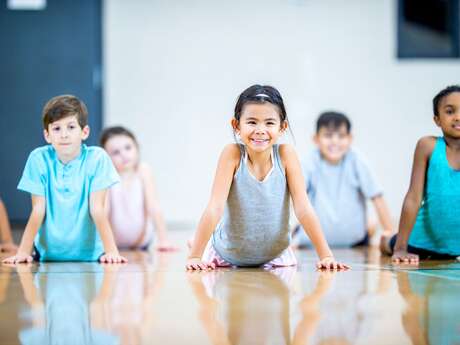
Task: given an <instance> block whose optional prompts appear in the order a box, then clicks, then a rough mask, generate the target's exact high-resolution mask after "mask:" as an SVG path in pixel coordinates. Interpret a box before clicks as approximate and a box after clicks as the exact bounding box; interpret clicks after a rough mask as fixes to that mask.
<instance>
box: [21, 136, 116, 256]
mask: <svg viewBox="0 0 460 345" xmlns="http://www.w3.org/2000/svg"><path fill="white" fill-rule="evenodd" d="M117 182H119V176H118V174H117V172H116V170H115V168H114V166H113V164H112V161H111V160H110V158H109V156H108V155H107V154H106V153H105V151H104V150H103V149H101V148H100V147H95V146H91V147H87V146H86V145H84V144H82V146H81V153H80V156H79V157H77V158H75V159H74V160H72V161H70V162H68V163H67V164H63V163H62V162H61V161H60V160H59V159H58V157H57V153H56V151H55V149H54V148H53V147H52V146H51V145H47V146H42V147H39V148H37V149H35V150H33V151H32V152H31V153H30V155H29V158H28V159H27V163H26V166H25V168H24V172H23V174H22V178H21V181H19V185H18V189H20V190H23V191H25V192H29V193H30V194H33V195H39V196H44V197H45V199H46V215H45V219H44V221H43V224H42V226H41V227H40V229H39V230H38V234H37V236H36V238H35V242H34V244H35V248H36V250H37V251H38V253H39V255H40V261H95V260H97V259H98V258H99V256H100V255H101V254H102V253H103V252H104V249H103V245H102V241H101V239H100V237H99V233H98V231H97V229H96V226H95V224H94V222H93V220H92V218H91V216H90V212H89V195H90V193H92V192H95V191H98V190H103V189H107V188H109V187H110V186H112V185H113V184H115V183H117Z"/></svg>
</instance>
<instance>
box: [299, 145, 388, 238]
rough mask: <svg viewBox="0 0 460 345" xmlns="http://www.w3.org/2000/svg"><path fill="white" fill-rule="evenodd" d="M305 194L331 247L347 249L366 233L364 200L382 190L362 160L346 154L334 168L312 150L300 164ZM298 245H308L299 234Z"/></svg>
mask: <svg viewBox="0 0 460 345" xmlns="http://www.w3.org/2000/svg"><path fill="white" fill-rule="evenodd" d="M302 167H303V171H304V176H305V179H306V185H307V193H308V197H309V198H310V201H311V203H312V205H313V208H314V209H315V211H316V214H317V215H318V218H319V221H320V223H321V227H322V229H323V232H324V235H325V237H326V240H327V242H328V243H329V245H331V246H336V247H339V246H350V245H353V244H355V243H357V242H360V241H361V240H363V239H364V237H365V236H366V233H367V215H366V200H367V199H371V198H374V197H376V196H379V195H381V194H382V189H381V188H380V187H379V185H378V184H377V183H376V180H375V178H374V176H373V174H372V173H371V171H370V170H369V167H368V166H367V164H366V163H365V162H364V160H363V159H362V158H361V157H360V156H359V155H358V154H357V153H356V152H355V151H353V150H349V151H348V152H347V153H346V154H345V156H344V157H343V159H342V160H341V161H340V162H339V163H338V164H331V163H329V162H327V161H326V160H325V159H323V158H322V157H321V154H320V152H319V149H315V150H314V151H313V152H312V153H311V154H310V156H309V157H308V159H307V160H306V161H304V162H303V166H302ZM298 237H299V238H298V241H299V244H301V245H310V244H311V242H310V240H309V239H308V237H307V236H306V235H305V232H304V231H303V229H302V231H301V233H300V234H299V235H298Z"/></svg>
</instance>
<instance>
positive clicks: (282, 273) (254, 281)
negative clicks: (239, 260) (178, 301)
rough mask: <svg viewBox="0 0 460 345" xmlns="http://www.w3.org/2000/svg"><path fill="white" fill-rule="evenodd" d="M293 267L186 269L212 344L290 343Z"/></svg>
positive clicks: (201, 318) (203, 323)
mask: <svg viewBox="0 0 460 345" xmlns="http://www.w3.org/2000/svg"><path fill="white" fill-rule="evenodd" d="M295 271H296V268H295V267H286V268H278V269H274V270H269V271H265V270H255V269H254V270H242V269H241V270H217V271H210V272H188V273H187V276H188V281H189V284H190V287H191V288H192V291H193V293H194V295H195V297H196V299H197V301H198V303H199V306H200V308H199V312H198V317H199V319H200V320H201V322H202V325H203V327H204V328H205V330H206V333H207V335H208V337H209V340H210V341H211V343H212V344H287V343H289V342H290V340H289V339H290V331H289V316H290V311H289V300H290V298H289V297H290V296H289V294H290V285H291V283H292V279H293V277H294V275H295V273H296V272H295Z"/></svg>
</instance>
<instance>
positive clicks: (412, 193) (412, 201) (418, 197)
mask: <svg viewBox="0 0 460 345" xmlns="http://www.w3.org/2000/svg"><path fill="white" fill-rule="evenodd" d="M435 143H436V139H435V138H434V137H424V138H421V139H420V140H419V141H418V143H417V147H416V148H415V153H414V162H413V165H412V174H411V180H410V186H409V190H408V192H407V194H406V197H405V198H404V203H403V207H402V211H401V219H400V222H399V231H398V238H397V240H396V244H395V247H394V254H393V260H394V261H396V262H399V261H400V260H401V261H412V259H414V261H418V257H416V256H413V258H412V256H410V257H409V256H408V255H407V242H408V240H409V236H410V234H411V232H412V228H413V226H414V224H415V220H416V217H417V213H418V211H419V209H420V205H421V204H422V199H423V190H424V188H425V180H426V170H427V167H428V161H429V159H430V156H431V153H432V152H433V149H434V145H435Z"/></svg>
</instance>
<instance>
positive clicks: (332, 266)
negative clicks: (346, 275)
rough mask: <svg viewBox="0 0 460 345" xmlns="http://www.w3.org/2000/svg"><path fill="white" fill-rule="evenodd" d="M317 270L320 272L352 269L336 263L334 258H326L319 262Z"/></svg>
mask: <svg viewBox="0 0 460 345" xmlns="http://www.w3.org/2000/svg"><path fill="white" fill-rule="evenodd" d="M316 268H317V269H319V270H323V269H326V270H348V269H350V268H351V267H350V266H348V265H346V264H344V263H341V262H338V261H336V260H335V258H334V257H333V256H326V257H324V258H322V259H321V260H320V261H318V262H317V264H316Z"/></svg>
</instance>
